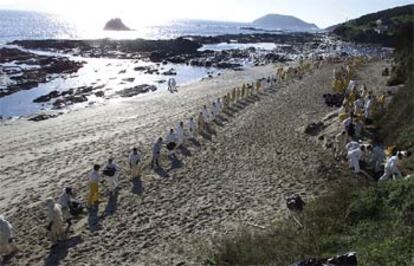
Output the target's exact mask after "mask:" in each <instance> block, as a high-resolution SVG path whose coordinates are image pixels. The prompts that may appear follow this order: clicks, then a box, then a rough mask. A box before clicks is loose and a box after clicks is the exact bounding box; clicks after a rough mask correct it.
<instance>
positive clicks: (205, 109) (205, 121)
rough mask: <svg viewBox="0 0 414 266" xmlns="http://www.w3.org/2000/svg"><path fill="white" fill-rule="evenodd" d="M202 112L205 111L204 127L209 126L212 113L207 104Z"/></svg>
mask: <svg viewBox="0 0 414 266" xmlns="http://www.w3.org/2000/svg"><path fill="white" fill-rule="evenodd" d="M201 112H202V113H203V120H204V127H205V128H207V127H208V123H209V121H210V114H209V112H208V109H207V106H206V105H204V107H203V110H202V111H201Z"/></svg>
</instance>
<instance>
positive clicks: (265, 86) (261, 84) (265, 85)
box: [260, 78, 267, 91]
mask: <svg viewBox="0 0 414 266" xmlns="http://www.w3.org/2000/svg"><path fill="white" fill-rule="evenodd" d="M260 87H261V89H262V91H264V90H265V89H267V79H265V78H263V79H262V80H261V81H260Z"/></svg>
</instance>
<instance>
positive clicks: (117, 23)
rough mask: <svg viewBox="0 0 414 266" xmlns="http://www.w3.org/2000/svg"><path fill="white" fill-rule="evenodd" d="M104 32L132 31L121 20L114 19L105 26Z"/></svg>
mask: <svg viewBox="0 0 414 266" xmlns="http://www.w3.org/2000/svg"><path fill="white" fill-rule="evenodd" d="M104 30H116V31H127V30H131V29H130V28H128V27H127V26H125V24H124V23H123V22H122V20H121V19H120V18H113V19H111V20H109V21H108V22H107V23H106V24H105V27H104Z"/></svg>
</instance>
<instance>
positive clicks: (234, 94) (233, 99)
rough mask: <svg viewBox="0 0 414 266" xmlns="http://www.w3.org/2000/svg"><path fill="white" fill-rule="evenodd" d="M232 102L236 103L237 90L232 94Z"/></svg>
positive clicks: (234, 89)
mask: <svg viewBox="0 0 414 266" xmlns="http://www.w3.org/2000/svg"><path fill="white" fill-rule="evenodd" d="M231 101H232V102H235V101H236V88H233V90H232V92H231Z"/></svg>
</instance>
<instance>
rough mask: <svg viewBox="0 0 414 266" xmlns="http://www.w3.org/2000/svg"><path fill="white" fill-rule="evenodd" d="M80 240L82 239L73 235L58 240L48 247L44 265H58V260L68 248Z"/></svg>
mask: <svg viewBox="0 0 414 266" xmlns="http://www.w3.org/2000/svg"><path fill="white" fill-rule="evenodd" d="M82 242H83V240H82V238H81V237H80V236H74V237H71V238H69V239H67V240H64V241H60V242H59V243H58V244H56V245H54V246H53V247H52V248H51V249H50V252H49V256H47V258H45V260H44V265H45V266H52V265H59V264H60V261H61V260H62V259H64V258H65V257H66V256H67V255H68V251H69V249H70V248H73V247H75V246H76V245H78V244H80V243H82Z"/></svg>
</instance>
